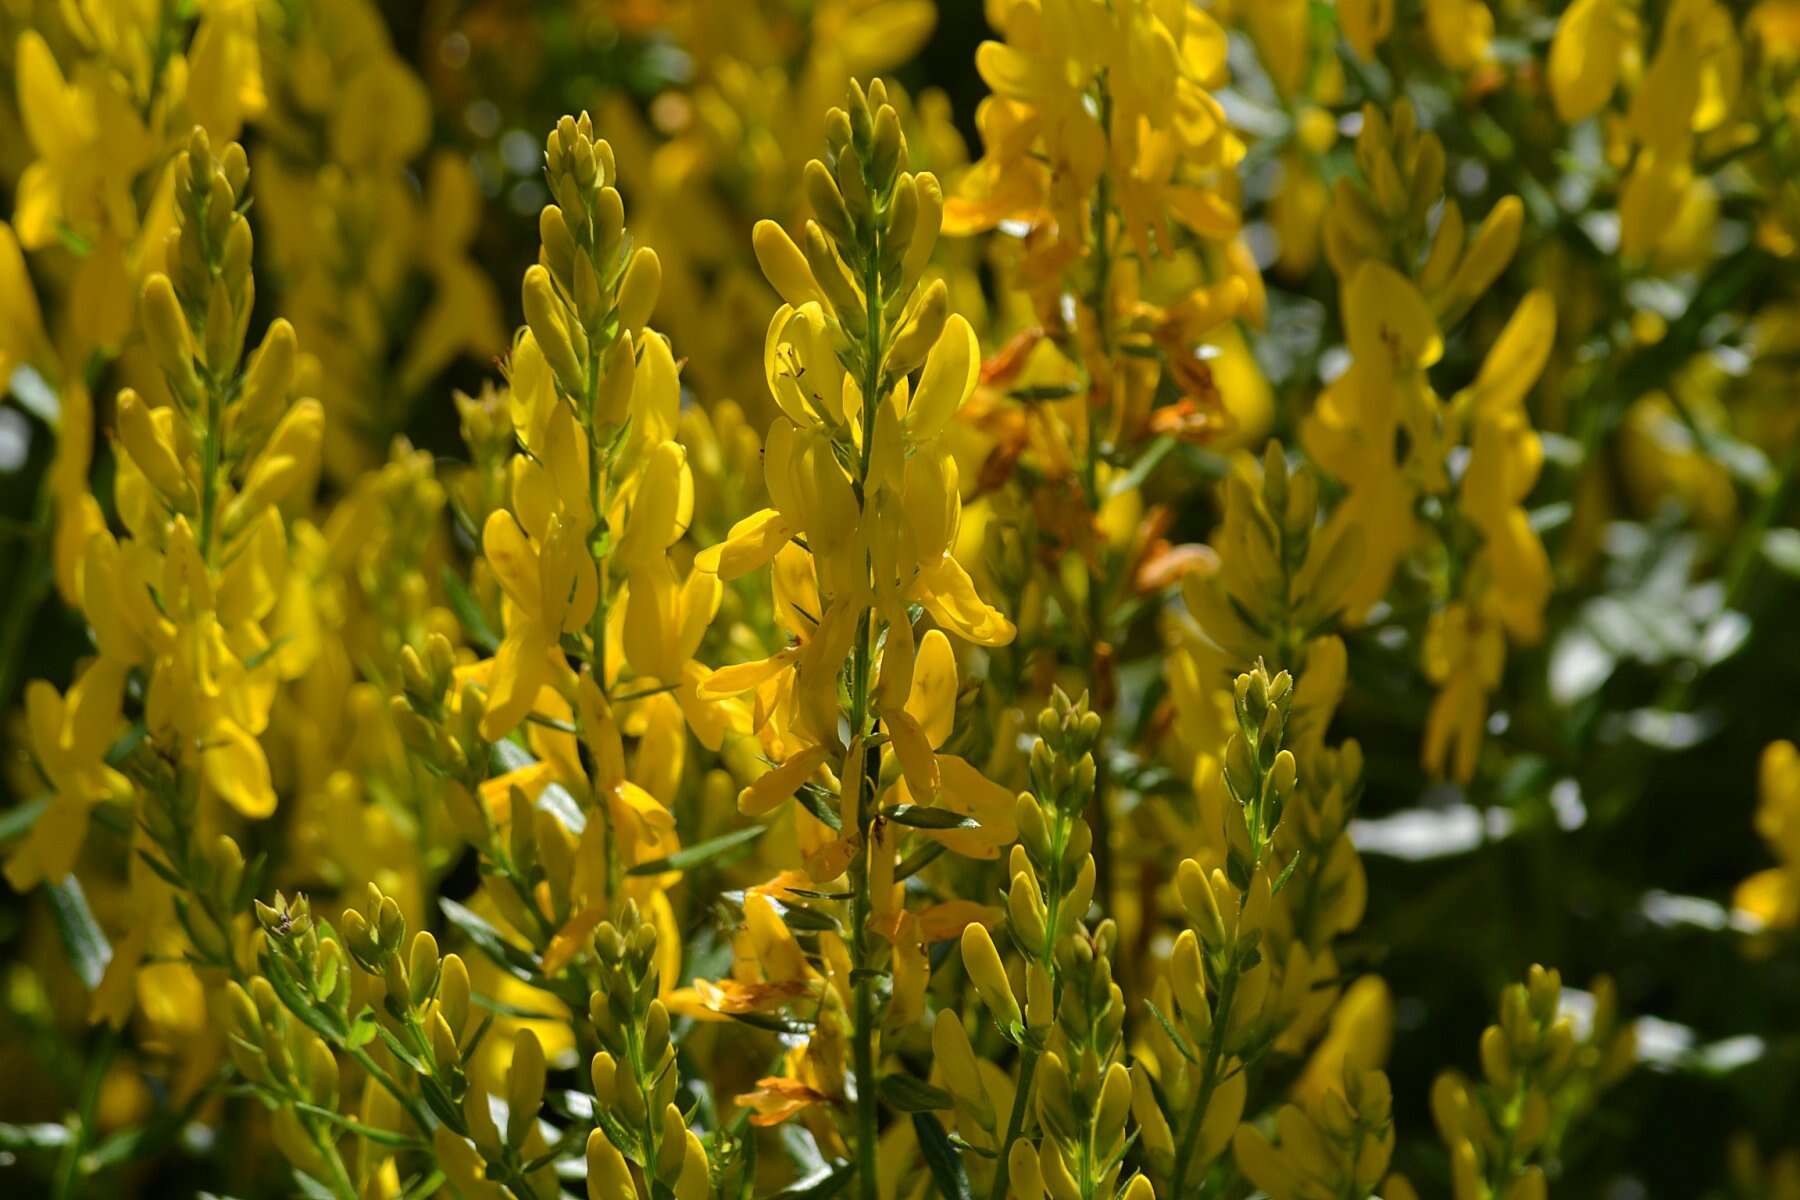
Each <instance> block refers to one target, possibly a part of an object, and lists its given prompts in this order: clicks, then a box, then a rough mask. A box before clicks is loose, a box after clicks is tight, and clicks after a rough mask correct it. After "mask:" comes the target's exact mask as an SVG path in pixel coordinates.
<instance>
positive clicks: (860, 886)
mask: <svg viewBox="0 0 1800 1200" xmlns="http://www.w3.org/2000/svg"><path fill="white" fill-rule="evenodd" d="M864 252H865V255H866V258H865V259H864V264H863V296H864V304H865V305H866V306H867V309H868V327H867V329H866V330H865V331H864V342H863V378H862V393H863V427H862V454H861V456H860V462H859V463H858V471H857V480H856V502H857V507H858V510H859V513H866V511H867V506H868V500H867V489H868V481H869V464H870V462H871V461H872V460H873V457H874V449H875V414H876V412H877V409H878V408H879V405H880V388H881V363H882V359H883V357H885V349H886V347H884V346H883V345H882V311H881V233H880V226H879V223H878V222H875V223H872V228H871V231H870V234H869V240H868V244H867V245H866V246H865V247H864ZM864 562H865V564H866V568H867V571H868V574H869V578H870V580H871V582H873V580H874V562H873V559H872V558H871V557H870V556H869V555H868V554H865V555H864ZM874 635H875V622H874V620H873V617H872V614H871V610H870V609H869V608H867V607H864V609H863V613H862V617H861V618H860V619H859V621H858V622H857V628H856V651H855V657H854V659H853V660H852V662H851V675H850V689H851V713H850V736H851V739H852V744H853V745H854V744H855V739H856V738H859V737H863V736H864V735H866V734H867V733H868V732H869V700H870V693H871V691H872V686H873V679H872V678H871V675H872V672H873V670H874V649H873V641H874ZM855 769H857V770H860V771H862V773H863V778H862V780H861V781H860V782H859V784H858V786H857V789H856V832H857V838H858V848H857V854H856V857H855V859H853V860H852V865H851V876H850V879H851V893H852V894H851V900H850V958H851V963H852V967H853V970H852V976H853V988H854V992H855V999H856V1003H855V1008H856V1030H855V1037H854V1039H853V1045H852V1047H851V1049H852V1054H853V1058H854V1065H855V1069H856V1159H857V1168H856V1189H857V1194H858V1195H859V1196H860V1197H862V1200H875V1196H876V1170H877V1167H878V1165H879V1146H880V1139H881V1117H880V1113H879V1112H878V1110H877V1108H876V1096H875V993H874V980H873V978H872V972H871V971H870V969H869V932H868V925H869V913H870V910H871V908H872V907H873V905H872V904H871V901H870V896H869V855H870V854H871V853H872V852H873V847H872V846H871V844H870V834H871V832H872V828H873V825H874V819H873V816H874V814H873V806H872V805H871V803H870V800H871V799H872V797H873V794H874V790H875V788H876V787H878V786H879V784H880V769H881V751H880V749H879V748H875V747H871V748H870V749H868V750H867V751H866V752H865V753H864V756H863V761H862V763H861V764H860V765H859V766H857V767H856V768H855Z"/></svg>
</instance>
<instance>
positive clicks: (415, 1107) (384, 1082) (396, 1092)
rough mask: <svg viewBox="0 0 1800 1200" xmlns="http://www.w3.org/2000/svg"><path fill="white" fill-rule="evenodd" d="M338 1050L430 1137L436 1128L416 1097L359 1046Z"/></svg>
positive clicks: (344, 1047) (343, 1047)
mask: <svg viewBox="0 0 1800 1200" xmlns="http://www.w3.org/2000/svg"><path fill="white" fill-rule="evenodd" d="M340 1049H342V1050H343V1051H344V1053H346V1054H348V1055H349V1056H350V1058H351V1059H352V1061H354V1062H355V1063H356V1065H357V1066H359V1067H361V1068H362V1069H363V1070H364V1071H366V1072H367V1073H368V1075H369V1078H371V1079H373V1080H374V1081H375V1082H376V1083H378V1084H380V1085H381V1087H382V1090H383V1091H385V1092H387V1094H388V1095H390V1096H392V1097H393V1098H394V1099H395V1100H396V1101H398V1102H399V1104H400V1107H401V1108H403V1109H405V1110H406V1115H407V1116H409V1117H411V1118H412V1120H413V1124H415V1125H417V1126H418V1127H419V1128H420V1129H421V1130H422V1131H424V1133H425V1136H426V1137H430V1136H431V1134H432V1131H433V1130H434V1129H435V1128H436V1126H434V1125H433V1124H432V1121H431V1117H430V1115H429V1114H427V1113H426V1111H425V1106H424V1105H423V1104H421V1103H420V1101H419V1099H418V1097H416V1096H414V1095H412V1094H411V1093H410V1092H408V1091H407V1090H406V1089H405V1088H403V1087H401V1086H400V1084H399V1083H398V1082H397V1081H396V1080H395V1079H394V1077H393V1076H392V1075H390V1074H388V1073H387V1071H386V1070H384V1069H383V1068H382V1066H381V1064H380V1063H378V1062H376V1061H375V1060H374V1059H373V1058H370V1057H369V1052H368V1051H367V1050H364V1049H363V1048H362V1047H361V1046H342V1047H340Z"/></svg>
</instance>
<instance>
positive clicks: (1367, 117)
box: [1325, 98, 1525, 324]
mask: <svg viewBox="0 0 1800 1200" xmlns="http://www.w3.org/2000/svg"><path fill="white" fill-rule="evenodd" d="M1356 164H1357V167H1358V171H1357V172H1356V173H1354V174H1347V175H1342V176H1339V178H1338V181H1337V186H1336V189H1335V190H1334V191H1333V193H1332V198H1331V208H1330V209H1329V211H1328V212H1327V214H1326V217H1325V253H1326V256H1327V257H1328V258H1330V260H1331V266H1332V269H1333V270H1334V271H1336V272H1337V275H1338V278H1340V279H1343V280H1346V281H1347V280H1349V279H1350V278H1351V277H1352V276H1353V275H1355V274H1356V271H1357V268H1358V267H1360V266H1361V265H1362V264H1363V263H1365V262H1370V261H1374V262H1380V263H1385V264H1387V265H1388V266H1391V267H1393V268H1395V269H1397V270H1398V271H1399V272H1400V273H1401V274H1402V275H1405V276H1407V277H1408V278H1416V279H1417V280H1418V285H1419V290H1420V292H1421V293H1422V294H1423V295H1424V297H1425V301H1426V303H1427V304H1429V305H1430V306H1431V311H1432V313H1433V314H1434V315H1436V316H1437V317H1439V318H1440V319H1441V320H1443V321H1444V323H1445V324H1449V323H1450V322H1451V321H1453V320H1454V319H1455V317H1456V316H1457V315H1459V314H1460V313H1461V312H1463V311H1466V310H1467V308H1468V307H1469V305H1471V304H1473V303H1474V302H1475V301H1476V300H1477V299H1479V298H1480V297H1481V295H1482V293H1483V292H1485V291H1486V290H1487V289H1488V288H1489V287H1490V286H1491V285H1492V284H1493V282H1494V280H1495V279H1497V278H1498V277H1499V275H1500V272H1501V271H1502V270H1503V269H1505V267H1506V264H1507V262H1508V261H1510V260H1511V258H1512V255H1513V251H1514V250H1515V249H1517V247H1518V244H1519V232H1520V229H1521V228H1522V226H1523V225H1524V221H1525V206H1524V205H1523V204H1522V203H1521V202H1520V200H1519V198H1518V197H1516V196H1509V197H1507V198H1506V199H1504V200H1502V201H1501V202H1500V203H1499V204H1496V205H1495V206H1494V208H1493V209H1492V211H1490V212H1489V213H1488V215H1487V217H1486V219H1485V220H1483V221H1482V223H1481V226H1480V228H1478V229H1477V230H1475V232H1474V234H1473V235H1468V236H1466V230H1465V228H1464V224H1463V216H1462V210H1461V209H1460V208H1459V207H1458V206H1457V203H1456V201H1455V200H1454V199H1445V197H1444V147H1443V144H1442V143H1441V142H1440V141H1438V139H1437V136H1436V135H1435V134H1431V133H1426V132H1424V131H1422V130H1421V129H1420V128H1419V125H1418V117H1417V114H1416V113H1414V111H1413V107H1412V104H1411V102H1410V101H1408V100H1406V99H1404V98H1403V99H1401V100H1400V101H1398V102H1397V103H1396V104H1395V105H1394V110H1393V114H1392V116H1391V117H1388V116H1384V115H1383V114H1382V112H1381V110H1380V109H1378V108H1376V107H1375V106H1374V105H1373V104H1365V105H1364V106H1363V112H1362V130H1361V132H1360V133H1358V134H1357V138H1356ZM1440 201H1442V202H1443V204H1442V212H1441V215H1440V216H1439V218H1438V224H1437V228H1436V230H1435V231H1433V232H1431V233H1430V234H1429V236H1428V235H1427V230H1426V222H1427V218H1428V217H1429V216H1430V215H1431V213H1432V211H1433V210H1434V209H1436V208H1437V207H1438V205H1439V202H1440Z"/></svg>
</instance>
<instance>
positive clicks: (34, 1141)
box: [0, 1121, 73, 1150]
mask: <svg viewBox="0 0 1800 1200" xmlns="http://www.w3.org/2000/svg"><path fill="white" fill-rule="evenodd" d="M72 1136H73V1135H72V1134H71V1133H70V1132H69V1127H68V1126H67V1125H56V1124H52V1123H51V1122H49V1121H45V1122H44V1123H43V1124H41V1125H14V1124H12V1123H11V1122H0V1150H60V1149H62V1148H63V1147H64V1146H66V1145H68V1144H69V1139H70V1138H71V1137H72Z"/></svg>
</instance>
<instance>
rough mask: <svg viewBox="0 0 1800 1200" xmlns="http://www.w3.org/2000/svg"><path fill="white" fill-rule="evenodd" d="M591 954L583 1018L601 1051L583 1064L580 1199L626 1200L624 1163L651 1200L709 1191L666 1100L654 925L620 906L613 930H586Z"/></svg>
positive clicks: (692, 1142)
mask: <svg viewBox="0 0 1800 1200" xmlns="http://www.w3.org/2000/svg"><path fill="white" fill-rule="evenodd" d="M594 950H595V957H596V960H597V965H596V969H597V972H598V984H599V986H598V990H596V991H595V992H594V994H593V997H592V999H591V1000H590V1001H589V1004H588V1017H589V1019H590V1020H591V1021H592V1022H593V1025H594V1031H595V1033H596V1035H597V1036H598V1038H599V1041H600V1047H601V1049H600V1050H599V1051H598V1052H597V1053H596V1054H595V1055H594V1058H593V1061H592V1063H591V1064H590V1068H591V1078H592V1082H593V1086H594V1098H595V1101H596V1104H595V1108H594V1118H595V1121H596V1123H597V1124H598V1125H599V1128H598V1129H596V1130H595V1131H594V1132H593V1134H592V1135H591V1136H590V1137H589V1139H588V1148H587V1153H588V1172H589V1188H590V1195H592V1196H595V1197H596V1198H597V1200H635V1198H636V1195H637V1193H636V1192H635V1191H634V1190H633V1189H632V1187H631V1184H630V1180H631V1176H630V1174H629V1171H628V1170H627V1168H626V1165H625V1164H626V1161H627V1160H629V1161H630V1162H631V1163H633V1164H635V1165H636V1166H637V1167H638V1168H639V1169H640V1170H641V1171H642V1172H643V1174H644V1177H645V1178H646V1179H648V1180H652V1181H654V1184H653V1190H654V1191H655V1193H656V1194H657V1195H665V1194H670V1193H672V1194H673V1195H674V1196H675V1197H676V1200H701V1198H703V1197H705V1196H707V1195H708V1194H709V1189H710V1177H709V1167H708V1164H707V1157H706V1149H705V1147H704V1146H703V1145H702V1144H701V1142H700V1139H699V1137H698V1135H696V1134H695V1133H694V1132H693V1131H692V1130H690V1129H689V1128H688V1127H687V1122H686V1120H685V1119H684V1118H683V1117H682V1114H681V1109H680V1107H679V1106H678V1105H677V1104H676V1103H675V1089H676V1086H677V1084H678V1082H679V1077H678V1076H679V1073H678V1072H677V1070H676V1067H675V1043H674V1041H673V1039H672V1038H671V1036H670V1028H669V1010H668V1008H667V1007H665V1006H664V1004H663V1002H662V1000H661V999H660V998H659V997H658V992H659V990H660V988H661V978H660V973H659V972H658V970H657V965H656V953H657V934H656V926H655V925H653V924H651V923H650V922H649V921H648V920H645V919H644V918H643V916H642V915H641V914H640V913H639V911H638V907H637V904H636V903H635V902H633V901H630V900H627V901H626V902H625V905H624V907H623V908H622V909H621V910H620V913H619V916H618V919H617V923H616V924H615V923H614V922H612V921H603V922H601V924H600V926H599V928H598V929H596V930H595V931H594ZM596 1180H599V1181H602V1183H601V1190H600V1191H597V1192H596V1191H593V1188H594V1187H595V1182H596Z"/></svg>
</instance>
